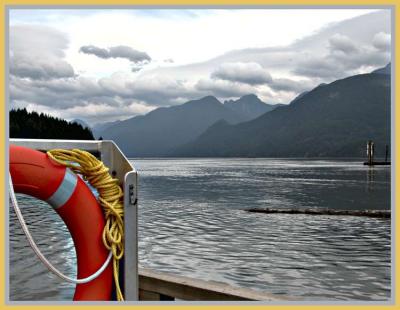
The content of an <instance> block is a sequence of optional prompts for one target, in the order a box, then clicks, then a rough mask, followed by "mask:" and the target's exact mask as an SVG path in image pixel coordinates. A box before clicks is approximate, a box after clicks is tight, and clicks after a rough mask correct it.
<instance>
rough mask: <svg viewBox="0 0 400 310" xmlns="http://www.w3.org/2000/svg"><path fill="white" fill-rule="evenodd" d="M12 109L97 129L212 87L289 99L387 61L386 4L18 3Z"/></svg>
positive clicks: (226, 94)
mask: <svg viewBox="0 0 400 310" xmlns="http://www.w3.org/2000/svg"><path fill="white" fill-rule="evenodd" d="M9 20H10V35H9V38H10V42H9V47H10V52H9V55H10V62H9V64H10V75H9V81H10V96H11V98H10V102H11V108H16V107H26V108H27V109H28V110H36V111H40V112H45V113H48V114H51V115H54V116H58V117H63V118H66V119H74V118H80V119H83V120H85V121H86V122H88V123H89V124H91V125H93V124H95V123H99V122H105V121H113V120H118V119H126V118H129V117H132V116H134V115H139V114H144V113H147V112H149V111H151V110H152V109H155V108H157V107H160V106H170V105H176V104H180V103H183V102H186V101H188V100H190V99H197V98H200V97H202V96H206V95H214V96H216V97H217V98H218V99H220V100H221V101H223V100H226V99H234V98H238V97H240V96H242V95H245V94H249V93H254V94H256V95H258V96H259V97H260V98H261V99H262V100H263V101H264V102H267V103H285V104H286V103H289V102H290V100H292V99H293V98H294V97H295V96H297V95H298V94H299V93H301V92H303V91H305V90H310V89H312V88H313V87H315V86H317V85H319V84H320V83H328V82H331V81H333V80H336V79H339V78H343V77H346V76H349V75H353V74H358V73H365V72H369V71H371V70H373V69H375V68H378V67H382V66H384V65H386V64H387V63H388V62H389V61H390V42H391V36H390V30H391V20H390V11H388V10H365V9H335V10H333V9H326V10H322V9H318V10H316V9H297V10H294V9H286V10H278V9H268V10H267V9H265V10H261V9H248V10H242V9H240V10H239V9H236V10H220V9H213V10H208V9H207V10H206V9H201V10H200V9H197V10H196V9H190V10H171V9H162V10H160V9H159V10H156V9H141V10H138V9H135V10H134V9H129V10H128V9H125V10H110V9H107V10H11V11H10V19H9Z"/></svg>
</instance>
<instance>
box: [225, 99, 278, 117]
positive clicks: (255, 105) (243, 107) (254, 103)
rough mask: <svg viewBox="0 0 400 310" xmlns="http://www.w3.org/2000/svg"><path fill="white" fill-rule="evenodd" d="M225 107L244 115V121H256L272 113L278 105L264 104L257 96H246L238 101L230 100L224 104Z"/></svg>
mask: <svg viewBox="0 0 400 310" xmlns="http://www.w3.org/2000/svg"><path fill="white" fill-rule="evenodd" d="M224 106H226V107H228V108H229V109H231V110H233V111H235V112H237V113H238V114H240V115H243V117H244V118H245V119H244V120H246V121H248V120H251V119H254V118H256V117H258V116H260V115H262V114H264V113H266V112H269V111H272V110H273V109H275V108H276V107H277V105H272V104H266V103H264V102H262V101H261V100H260V99H259V98H258V97H257V96H256V95H253V94H249V95H245V96H243V97H241V98H239V99H238V100H228V101H225V102H224Z"/></svg>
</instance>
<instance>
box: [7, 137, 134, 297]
mask: <svg viewBox="0 0 400 310" xmlns="http://www.w3.org/2000/svg"><path fill="white" fill-rule="evenodd" d="M10 144H14V145H20V146H25V147H29V148H32V149H36V150H40V151H47V150H51V149H56V148H61V149H81V150H85V151H87V152H90V153H93V154H94V155H96V156H98V157H100V159H101V160H102V161H103V163H104V164H105V165H106V166H107V167H109V169H110V173H111V175H112V176H113V177H114V178H117V179H118V180H119V183H120V186H121V187H122V188H123V190H124V225H125V233H124V235H125V255H124V268H123V270H124V272H123V287H124V297H125V300H126V301H136V300H139V276H138V233H137V229H138V212H137V211H138V199H137V197H138V195H137V194H138V174H137V171H136V170H135V168H134V167H133V166H132V165H131V163H130V162H129V161H128V159H127V158H126V157H125V155H124V154H123V153H122V152H121V150H120V149H119V148H118V146H117V145H116V144H115V143H114V142H113V141H110V140H104V141H103V140H99V141H92V140H42V139H10Z"/></svg>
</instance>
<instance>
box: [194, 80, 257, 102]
mask: <svg viewBox="0 0 400 310" xmlns="http://www.w3.org/2000/svg"><path fill="white" fill-rule="evenodd" d="M195 88H196V89H197V90H198V91H200V92H203V93H204V94H213V95H214V96H216V97H220V98H232V97H240V96H243V95H246V94H249V93H256V92H257V90H256V89H255V88H254V87H252V86H250V85H248V84H242V83H235V82H231V81H226V80H217V79H200V80H199V81H198V82H197V83H196V85H195Z"/></svg>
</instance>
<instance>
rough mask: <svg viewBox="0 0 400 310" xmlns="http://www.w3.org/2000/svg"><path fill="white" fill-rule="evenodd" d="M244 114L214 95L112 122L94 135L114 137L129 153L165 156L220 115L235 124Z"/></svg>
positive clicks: (131, 154) (106, 137)
mask: <svg viewBox="0 0 400 310" xmlns="http://www.w3.org/2000/svg"><path fill="white" fill-rule="evenodd" d="M247 118H248V116H247V115H243V114H241V113H238V112H236V111H234V110H233V109H230V108H228V107H227V106H225V105H223V104H222V103H221V102H220V101H218V99H217V98H215V97H213V96H207V97H204V98H201V99H199V100H191V101H189V102H186V103H184V104H182V105H179V106H172V107H162V108H158V109H155V110H153V111H151V112H149V113H147V114H146V115H141V116H136V117H133V118H130V119H127V120H124V121H120V122H114V123H112V125H110V126H106V128H105V129H104V130H102V131H99V132H97V135H98V136H100V135H101V136H102V138H103V139H112V140H114V141H115V142H116V143H117V144H118V146H119V147H120V148H121V149H122V150H123V151H124V153H125V154H126V155H127V156H130V157H133V156H139V157H140V156H166V155H168V154H170V152H171V151H172V150H173V149H174V148H176V147H178V146H179V145H182V144H185V143H188V142H190V141H192V140H194V139H195V138H196V137H197V136H199V135H200V134H201V133H203V132H204V131H205V130H206V129H207V128H208V127H210V126H211V125H212V124H214V123H215V122H217V121H219V120H221V119H223V120H225V121H227V122H228V123H230V124H237V123H240V122H243V121H245V120H247Z"/></svg>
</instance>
